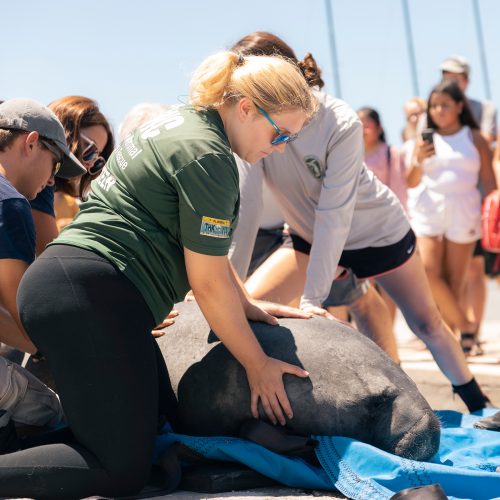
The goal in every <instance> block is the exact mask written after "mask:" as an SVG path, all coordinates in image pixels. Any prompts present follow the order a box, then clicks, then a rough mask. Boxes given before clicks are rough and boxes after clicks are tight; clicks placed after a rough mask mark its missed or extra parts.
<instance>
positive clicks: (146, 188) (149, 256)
mask: <svg viewBox="0 0 500 500" xmlns="http://www.w3.org/2000/svg"><path fill="white" fill-rule="evenodd" d="M238 209H239V180H238V169H237V167H236V163H235V160H234V157H233V154H232V152H231V149H230V146H229V142H228V140H227V137H226V134H225V132H224V127H223V124H222V120H221V118H220V116H219V114H218V113H217V112H216V111H203V112H196V111H195V110H194V109H193V108H190V107H175V108H173V109H171V110H169V111H168V112H167V113H165V114H163V115H161V116H159V117H158V118H156V119H154V120H153V121H151V122H149V123H147V124H146V125H144V126H142V127H140V128H139V129H137V130H136V131H135V132H134V134H132V135H130V136H129V137H128V138H127V139H125V140H124V141H123V142H122V143H121V144H120V146H118V147H117V148H116V150H115V151H114V152H113V154H112V155H111V157H110V159H109V160H108V162H107V164H106V167H105V168H104V169H103V171H102V173H101V175H100V176H99V177H98V178H97V179H96V180H95V181H93V182H92V190H91V193H90V196H89V199H88V201H86V202H85V203H83V204H82V207H81V211H80V212H79V213H78V215H77V216H76V218H75V220H74V221H73V222H72V223H71V224H70V225H69V226H68V227H67V228H66V229H65V230H64V231H63V232H62V233H61V235H60V236H59V237H58V238H57V239H56V240H55V241H54V242H53V244H67V245H72V246H76V247H80V248H84V249H87V250H91V251H94V252H97V253H99V254H101V255H103V256H104V257H106V258H107V259H109V260H110V261H111V262H112V263H113V264H115V265H116V266H117V267H118V269H120V270H121V271H122V272H123V273H125V275H126V276H127V277H128V278H129V279H130V280H131V281H132V282H133V283H134V284H135V286H136V287H137V288H138V289H139V291H140V292H141V294H142V295H143V297H144V299H145V300H146V302H147V303H148V305H149V307H150V308H151V311H152V313H153V315H154V317H155V321H156V322H157V323H159V322H160V321H161V320H163V318H164V317H165V315H166V314H167V313H168V312H169V311H170V310H171V309H172V306H173V304H174V303H175V302H178V301H180V300H182V299H183V298H184V296H185V294H186V292H187V291H188V290H189V288H190V287H189V283H188V279H187V274H186V266H185V262H184V254H183V247H186V248H188V249H189V250H192V251H194V252H197V253H201V254H206V255H227V253H228V251H229V246H230V243H231V238H232V233H233V230H234V228H235V226H236V223H237V215H238ZM117 293H119V290H117Z"/></svg>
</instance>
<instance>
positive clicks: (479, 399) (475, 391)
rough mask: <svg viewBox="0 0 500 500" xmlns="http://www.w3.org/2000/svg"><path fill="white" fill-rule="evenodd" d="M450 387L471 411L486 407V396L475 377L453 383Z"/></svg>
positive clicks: (487, 400)
mask: <svg viewBox="0 0 500 500" xmlns="http://www.w3.org/2000/svg"><path fill="white" fill-rule="evenodd" d="M452 387H453V392H455V393H456V394H458V395H459V396H460V397H461V398H462V401H463V402H464V403H465V405H466V406H467V409H468V410H469V411H470V412H471V413H472V412H474V411H478V410H482V409H483V408H485V407H486V403H488V402H489V399H488V397H487V396H485V395H484V394H483V391H482V390H481V388H480V387H479V385H478V383H477V382H476V379H475V378H472V380H471V381H470V382H467V383H466V384H463V385H454V386H452Z"/></svg>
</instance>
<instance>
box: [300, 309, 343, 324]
mask: <svg viewBox="0 0 500 500" xmlns="http://www.w3.org/2000/svg"><path fill="white" fill-rule="evenodd" d="M301 309H302V311H304V312H305V313H308V314H311V315H314V316H322V317H323V318H326V319H330V320H337V321H340V320H339V319H338V318H336V317H335V316H334V315H333V314H332V313H330V312H328V311H327V310H326V309H323V308H322V307H318V306H304V307H302V308H301Z"/></svg>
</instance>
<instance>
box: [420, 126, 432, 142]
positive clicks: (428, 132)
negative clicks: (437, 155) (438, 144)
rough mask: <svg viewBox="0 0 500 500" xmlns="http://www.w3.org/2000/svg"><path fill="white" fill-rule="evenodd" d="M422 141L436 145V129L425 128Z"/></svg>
mask: <svg viewBox="0 0 500 500" xmlns="http://www.w3.org/2000/svg"><path fill="white" fill-rule="evenodd" d="M422 140H423V141H424V142H426V143H427V144H434V129H433V128H425V129H424V130H422Z"/></svg>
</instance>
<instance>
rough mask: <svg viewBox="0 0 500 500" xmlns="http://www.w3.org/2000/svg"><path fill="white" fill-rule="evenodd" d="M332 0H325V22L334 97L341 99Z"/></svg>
mask: <svg viewBox="0 0 500 500" xmlns="http://www.w3.org/2000/svg"><path fill="white" fill-rule="evenodd" d="M332 1H333V0H325V8H326V22H327V27H328V38H329V40H330V52H331V56H332V68H333V81H334V82H335V96H336V97H338V98H339V99H342V89H341V87H340V74H339V66H338V58H337V45H336V43H335V25H334V22H333V8H332Z"/></svg>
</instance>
